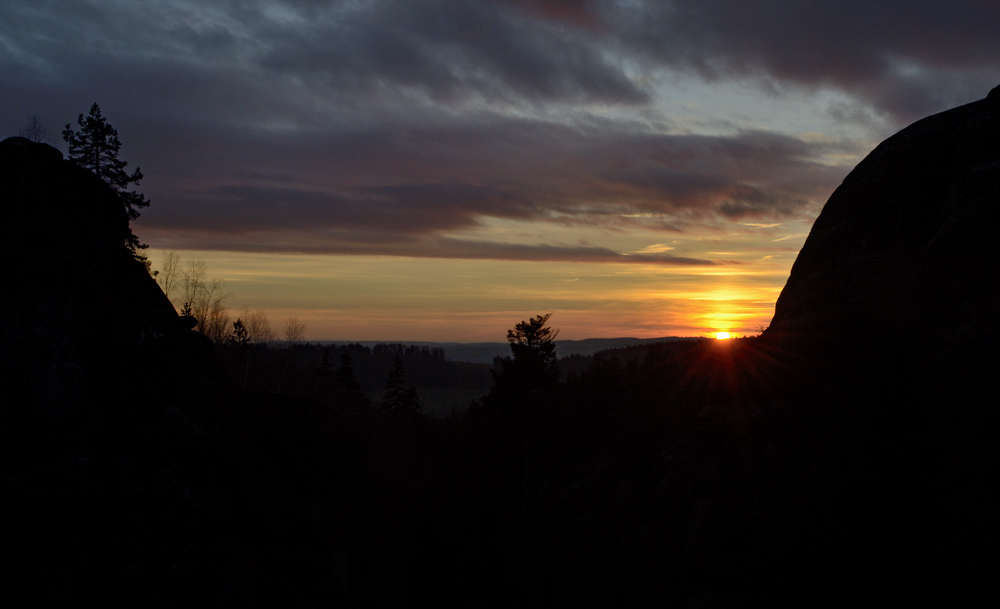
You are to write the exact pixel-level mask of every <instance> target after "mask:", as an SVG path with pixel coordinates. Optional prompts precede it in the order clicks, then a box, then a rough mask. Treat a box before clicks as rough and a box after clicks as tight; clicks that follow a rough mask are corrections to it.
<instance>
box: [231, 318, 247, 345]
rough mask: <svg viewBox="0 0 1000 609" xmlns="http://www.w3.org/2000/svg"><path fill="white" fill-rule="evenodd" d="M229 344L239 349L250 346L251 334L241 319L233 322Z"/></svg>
mask: <svg viewBox="0 0 1000 609" xmlns="http://www.w3.org/2000/svg"><path fill="white" fill-rule="evenodd" d="M229 342H230V343H232V344H233V345H236V346H238V347H242V346H243V345H248V344H250V332H249V331H247V327H246V324H244V323H243V320H242V319H240V318H239V317H237V318H236V321H234V322H233V333H232V335H231V336H230V337H229Z"/></svg>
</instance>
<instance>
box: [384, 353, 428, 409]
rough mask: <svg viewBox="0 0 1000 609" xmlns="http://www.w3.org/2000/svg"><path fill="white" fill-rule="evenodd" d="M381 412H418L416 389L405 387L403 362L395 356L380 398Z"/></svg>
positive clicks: (418, 401)
mask: <svg viewBox="0 0 1000 609" xmlns="http://www.w3.org/2000/svg"><path fill="white" fill-rule="evenodd" d="M382 410H385V411H389V412H417V411H419V410H420V398H419V397H418V396H417V388H416V387H413V386H412V385H411V386H409V387H407V386H406V374H405V372H404V370H403V360H401V359H400V358H399V356H398V355H397V356H396V359H395V360H394V361H393V363H392V369H391V370H390V371H389V378H388V380H386V382H385V392H384V393H383V396H382Z"/></svg>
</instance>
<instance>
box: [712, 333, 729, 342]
mask: <svg viewBox="0 0 1000 609" xmlns="http://www.w3.org/2000/svg"><path fill="white" fill-rule="evenodd" d="M715 338H716V340H725V339H727V338H732V336H730V335H729V332H716V334H715Z"/></svg>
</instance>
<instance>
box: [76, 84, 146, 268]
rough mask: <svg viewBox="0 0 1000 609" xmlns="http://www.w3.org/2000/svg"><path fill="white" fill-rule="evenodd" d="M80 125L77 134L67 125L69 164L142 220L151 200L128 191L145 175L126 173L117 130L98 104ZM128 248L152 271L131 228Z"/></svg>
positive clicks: (80, 120)
mask: <svg viewBox="0 0 1000 609" xmlns="http://www.w3.org/2000/svg"><path fill="white" fill-rule="evenodd" d="M77 123H78V124H79V125H80V129H79V130H78V131H74V130H73V129H72V128H71V127H70V125H69V124H67V125H66V128H65V129H63V132H62V135H63V140H65V141H66V143H68V144H69V160H71V161H73V162H74V163H76V164H77V165H79V166H80V167H83V168H84V169H88V170H90V171H91V172H92V173H93V174H94V175H96V176H97V177H99V178H100V179H101V180H103V181H104V183H105V184H107V185H108V186H110V187H111V189H112V190H113V191H114V192H115V194H117V195H118V199H119V200H120V201H121V203H122V205H123V206H124V207H125V211H126V212H127V213H128V219H129V222H130V223H131V221H132V220H135V219H136V218H138V217H139V210H140V209H142V208H144V207H147V206H148V205H149V199H147V198H146V197H145V195H143V194H142V193H140V192H137V191H135V190H131V189H130V188H129V186H130V185H131V184H135V185H138V184H139V180H141V179H142V171H140V170H139V168H138V167H136V168H135V171H133V172H132V173H127V172H126V171H125V167H126V166H127V165H128V163H127V162H126V161H123V160H121V159H119V158H118V152H119V150H120V149H121V146H122V143H121V141H120V140H119V139H118V130H117V129H115V128H114V127H112V126H111V125H110V124H109V123H108V121H107V119H106V118H104V117H103V116H101V109H100V108H99V107H98V106H97V104H96V103H95V104H94V105H93V106H91V107H90V114H88V115H87V116H86V117H84V116H83V114H81V115H80V116H79V118H78V119H77ZM125 246H126V247H127V248H128V249H129V251H130V252H132V255H133V256H135V258H136V259H137V260H139V261H140V262H142V263H143V264H145V265H146V268H147V269H148V268H149V261H148V260H147V259H146V257H145V256H144V255H142V254H141V253H140V251H139V250H142V249H145V248H146V247H147V246H146V244H144V243H140V242H139V238H138V237H136V236H135V233H133V232H132V227H131V226H129V228H128V233H127V234H126V235H125Z"/></svg>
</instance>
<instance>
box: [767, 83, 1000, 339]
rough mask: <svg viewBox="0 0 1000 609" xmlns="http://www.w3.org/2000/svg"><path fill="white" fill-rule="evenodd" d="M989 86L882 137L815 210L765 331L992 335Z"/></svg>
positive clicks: (997, 159)
mask: <svg viewBox="0 0 1000 609" xmlns="http://www.w3.org/2000/svg"><path fill="white" fill-rule="evenodd" d="M998 221H1000V87H997V88H996V89H993V90H992V91H991V92H990V94H989V95H988V96H987V97H986V98H985V99H983V100H980V101H978V102H974V103H971V104H968V105H965V106H962V107H959V108H954V109H952V110H948V111H946V112H942V113H940V114H937V115H934V116H930V117H927V118H925V119H923V120H920V121H918V122H916V123H914V124H913V125H910V126H909V127H907V128H905V129H903V130H902V131H900V132H899V133H897V134H896V135H894V136H892V137H890V138H889V139H887V140H886V141H884V142H882V144H880V145H879V146H878V147H877V148H876V149H875V150H874V151H872V152H871V154H869V155H868V157H867V158H865V159H864V160H863V161H862V162H861V163H860V164H859V165H858V166H857V167H856V168H855V169H854V170H853V171H852V172H851V173H850V174H849V175H848V176H847V177H846V178H845V179H844V182H843V184H841V186H840V187H839V188H837V190H836V191H835V192H834V193H833V195H832V196H831V197H830V199H829V201H828V202H827V204H826V206H825V207H824V208H823V211H822V213H821V214H820V216H819V217H818V218H817V219H816V223H815V225H814V226H813V228H812V231H811V232H810V233H809V237H808V238H807V240H806V242H805V245H804V246H803V248H802V250H801V252H800V253H799V256H798V258H797V260H796V261H795V264H794V266H793V267H792V270H791V274H790V276H789V278H788V282H787V283H786V285H785V288H784V289H783V290H782V292H781V295H780V296H779V298H778V301H777V304H776V306H775V313H774V319H773V320H772V322H771V326H770V328H769V329H768V331H767V334H768V335H769V336H770V337H772V338H778V337H780V339H781V340H784V341H788V342H791V343H802V342H816V341H820V342H844V341H853V340H857V339H864V340H875V341H877V340H880V339H887V340H893V339H897V338H900V337H905V336H913V335H919V336H921V337H924V338H926V339H927V340H929V341H937V342H939V343H947V344H952V345H954V344H962V345H965V346H966V347H968V346H969V345H972V344H982V343H985V342H988V343H990V344H995V341H996V340H997V338H998V336H1000V335H998V329H1000V326H998V320H1000V315H998V313H1000V269H998V267H997V265H996V262H995V261H996V260H997V257H998V254H1000V239H997V238H996V236H995V234H994V233H995V230H996V226H997V225H998Z"/></svg>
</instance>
